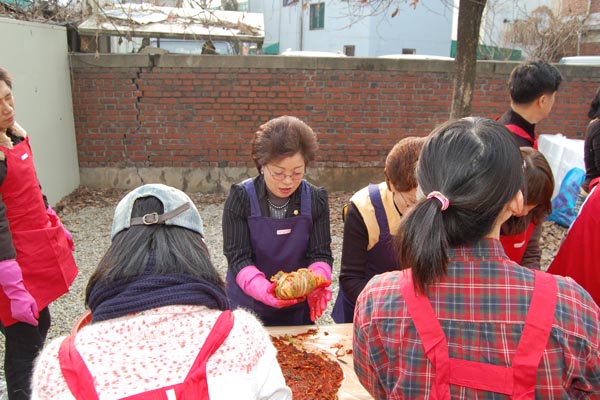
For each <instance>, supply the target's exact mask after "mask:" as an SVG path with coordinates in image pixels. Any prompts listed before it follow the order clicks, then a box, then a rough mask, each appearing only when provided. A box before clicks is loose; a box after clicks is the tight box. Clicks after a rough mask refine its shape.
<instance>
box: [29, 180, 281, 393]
mask: <svg viewBox="0 0 600 400" xmlns="http://www.w3.org/2000/svg"><path fill="white" fill-rule="evenodd" d="M203 232H204V231H203V226H202V220H201V218H200V215H199V214H198V210H197V209H196V206H195V205H194V204H193V203H192V201H191V200H190V198H189V197H188V196H187V195H185V194H184V193H183V192H181V191H179V190H177V189H175V188H172V187H169V186H166V185H161V184H149V185H144V186H140V187H138V188H137V189H134V190H133V191H131V192H130V193H128V194H127V195H126V196H125V197H124V198H123V199H122V200H121V201H120V202H119V204H118V205H117V208H116V210H115V216H114V219H113V225H112V233H111V239H112V243H111V246H110V248H109V249H108V251H107V252H106V254H105V255H104V257H103V258H102V260H101V261H100V264H99V265H98V268H97V269H96V271H94V273H93V274H92V276H91V278H90V280H89V282H88V285H87V288H86V304H87V306H88V307H89V309H90V315H89V318H84V319H82V320H81V321H80V322H79V323H78V324H76V325H75V327H74V328H73V330H72V333H71V335H70V336H68V337H66V338H64V337H63V338H59V339H56V340H54V341H52V342H51V343H50V344H49V345H48V346H47V347H46V348H45V349H44V351H43V353H42V354H41V356H40V357H39V359H38V361H37V363H36V369H35V372H34V379H33V398H34V399H73V398H75V399H98V398H125V397H126V398H131V399H133V398H140V399H141V398H146V399H147V398H161V399H162V398H164V399H167V398H174V399H175V398H177V399H179V398H186V399H188V398H189V399H208V398H210V399H213V400H214V399H223V400H228V399H248V400H250V399H252V400H258V399H291V392H290V389H289V388H288V387H287V386H286V385H285V380H284V378H283V374H282V372H281V369H280V367H279V364H278V363H277V359H276V350H275V348H274V347H273V345H272V344H271V341H270V340H269V336H268V334H267V333H266V331H265V330H264V328H263V327H262V326H261V324H260V323H259V322H258V321H257V319H256V318H255V317H254V316H253V315H251V314H249V313H248V312H246V311H244V310H236V311H234V312H231V311H230V306H229V301H228V299H227V296H226V294H225V287H224V282H223V280H222V278H221V277H220V276H219V274H218V272H217V270H216V269H215V267H214V266H213V265H212V263H211V261H210V257H209V254H208V249H207V247H206V244H205V243H204V238H203ZM88 322H91V323H89V325H86V324H87V323H88ZM232 382H235V384H234V385H232V384H231V383H232ZM151 396H154V397H151Z"/></svg>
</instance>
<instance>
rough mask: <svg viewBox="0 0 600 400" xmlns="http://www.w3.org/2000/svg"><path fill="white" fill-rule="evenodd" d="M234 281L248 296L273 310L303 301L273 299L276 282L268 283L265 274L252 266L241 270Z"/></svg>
mask: <svg viewBox="0 0 600 400" xmlns="http://www.w3.org/2000/svg"><path fill="white" fill-rule="evenodd" d="M235 281H236V282H237V284H238V285H239V286H240V288H241V289H242V290H243V291H244V293H246V294H247V295H248V296H250V297H252V298H253V299H254V300H258V301H260V302H261V303H264V304H266V305H268V306H271V307H274V308H284V307H289V306H293V305H294V304H298V303H300V302H302V301H304V299H291V300H281V299H278V298H277V297H275V287H276V286H277V282H269V281H268V280H267V278H265V274H264V273H262V272H261V271H259V270H258V268H256V267H255V266H254V265H248V266H247V267H244V268H242V270H241V271H240V272H238V274H237V276H236V277H235Z"/></svg>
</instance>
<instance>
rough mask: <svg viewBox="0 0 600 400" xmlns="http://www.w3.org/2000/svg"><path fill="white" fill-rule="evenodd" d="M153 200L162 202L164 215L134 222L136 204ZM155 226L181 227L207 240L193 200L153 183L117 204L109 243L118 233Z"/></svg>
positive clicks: (133, 192)
mask: <svg viewBox="0 0 600 400" xmlns="http://www.w3.org/2000/svg"><path fill="white" fill-rule="evenodd" d="M150 196H152V197H156V198H157V199H159V200H160V201H161V203H162V204H163V208H164V213H163V214H161V215H158V214H157V213H151V214H146V215H144V216H143V217H134V218H132V217H131V211H132V210H133V204H134V203H135V201H136V200H137V199H140V198H143V197H150ZM154 224H164V225H174V226H179V227H182V228H186V229H189V230H191V231H194V232H198V233H199V234H200V235H202V236H204V228H203V227H202V218H200V214H199V213H198V209H197V208H196V206H195V205H194V203H193V202H192V200H191V199H190V198H189V197H188V196H187V195H186V194H185V193H183V192H182V191H181V190H178V189H175V188H173V187H171V186H167V185H163V184H160V183H151V184H147V185H143V186H140V187H138V188H136V189H133V190H132V191H131V192H129V193H127V195H125V197H123V198H122V199H121V201H120V202H119V204H117V208H116V209H115V216H114V218H113V224H112V231H111V234H110V239H111V240H112V239H114V237H115V236H116V235H117V233H119V232H121V231H122V230H125V229H128V228H129V227H130V226H135V225H154Z"/></svg>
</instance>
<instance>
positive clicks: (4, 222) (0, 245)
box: [0, 161, 17, 261]
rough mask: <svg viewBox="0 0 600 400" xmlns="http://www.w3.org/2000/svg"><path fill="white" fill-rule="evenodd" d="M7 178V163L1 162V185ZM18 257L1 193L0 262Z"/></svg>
mask: <svg viewBox="0 0 600 400" xmlns="http://www.w3.org/2000/svg"><path fill="white" fill-rule="evenodd" d="M4 178H6V162H5V161H0V185H2V183H4ZM16 257H17V252H16V251H15V247H14V245H13V241H12V235H11V234H10V229H9V226H8V219H6V205H5V204H4V201H2V194H1V193H0V261H3V260H11V259H14V258H16Z"/></svg>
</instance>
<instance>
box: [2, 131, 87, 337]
mask: <svg viewBox="0 0 600 400" xmlns="http://www.w3.org/2000/svg"><path fill="white" fill-rule="evenodd" d="M0 151H2V152H3V153H4V154H5V155H6V166H7V172H6V177H5V179H4V182H3V183H2V185H0V193H1V194H2V201H3V202H4V204H5V205H6V218H7V219H8V223H9V227H10V233H11V235H12V241H13V245H14V247H15V250H16V252H17V258H16V259H17V262H18V263H19V266H20V267H21V270H22V272H23V281H24V283H25V287H26V288H27V290H28V291H29V293H31V295H32V296H33V297H34V298H35V300H36V303H37V306H38V309H40V310H42V309H44V308H46V307H47V306H48V304H50V303H51V302H53V301H54V300H56V299H57V298H59V297H60V296H62V295H63V294H65V293H67V292H68V291H69V286H70V285H71V283H72V282H73V280H74V279H75V277H76V276H77V266H76V265H75V260H74V259H73V254H72V253H71V249H70V247H69V243H68V242H67V238H66V237H65V234H64V232H63V229H62V226H61V224H60V221H59V219H58V218H56V217H53V216H49V215H48V214H47V213H46V206H45V204H44V200H43V197H42V191H41V189H40V185H39V182H38V179H37V175H36V173H35V167H34V164H33V156H32V153H31V147H30V146H29V137H27V138H25V140H23V141H22V142H20V143H18V144H16V145H15V146H14V147H13V148H12V149H8V148H6V147H0ZM0 320H1V321H2V324H3V325H4V326H10V325H12V324H15V323H16V322H18V321H17V320H15V319H13V318H12V316H11V312H10V302H9V300H8V299H7V298H6V296H5V295H4V292H2V291H1V290H0Z"/></svg>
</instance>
